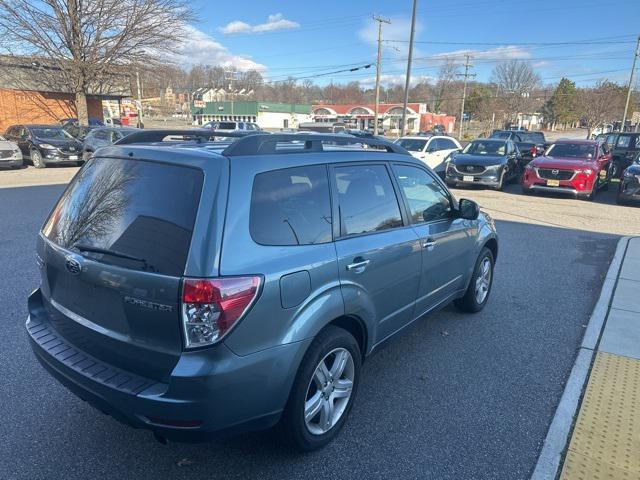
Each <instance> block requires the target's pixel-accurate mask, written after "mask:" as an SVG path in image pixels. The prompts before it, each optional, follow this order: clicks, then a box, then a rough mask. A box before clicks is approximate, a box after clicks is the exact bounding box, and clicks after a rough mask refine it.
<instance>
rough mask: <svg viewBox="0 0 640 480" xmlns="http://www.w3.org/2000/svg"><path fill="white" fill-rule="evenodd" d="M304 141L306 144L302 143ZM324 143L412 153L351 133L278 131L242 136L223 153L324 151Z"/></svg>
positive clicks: (237, 154)
mask: <svg viewBox="0 0 640 480" xmlns="http://www.w3.org/2000/svg"><path fill="white" fill-rule="evenodd" d="M293 142H296V144H298V145H299V146H300V148H299V149H294V148H291V149H282V150H278V149H277V145H278V143H293ZM302 142H304V144H302ZM324 143H333V144H337V145H367V146H370V147H380V148H384V149H385V151H386V152H389V153H400V154H404V155H410V153H409V152H408V151H407V150H405V149H404V148H402V147H401V146H400V145H396V144H395V143H391V142H389V141H387V140H381V139H377V138H360V137H353V136H350V135H341V134H315V133H307V134H304V133H280V134H278V133H276V134H257V135H250V136H246V137H245V138H241V139H239V140H237V141H235V142H233V143H232V144H231V145H229V146H228V147H227V148H226V149H224V150H223V151H222V154H223V155H225V156H228V157H233V156H243V155H268V154H272V153H305V152H323V151H325V149H324Z"/></svg>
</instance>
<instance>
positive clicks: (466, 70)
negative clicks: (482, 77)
mask: <svg viewBox="0 0 640 480" xmlns="http://www.w3.org/2000/svg"><path fill="white" fill-rule="evenodd" d="M465 57H466V61H465V62H464V73H458V74H457V75H459V76H461V77H464V87H463V88H462V107H460V127H459V130H458V131H459V133H458V140H462V124H463V123H464V101H465V100H466V99H467V80H468V79H469V77H475V76H476V74H475V73H469V67H470V66H471V64H470V63H469V58H470V57H469V54H468V53H467V55H465Z"/></svg>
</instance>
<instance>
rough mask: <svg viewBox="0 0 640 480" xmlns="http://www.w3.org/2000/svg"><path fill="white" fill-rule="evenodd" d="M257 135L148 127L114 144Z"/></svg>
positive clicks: (198, 129) (207, 139)
mask: <svg viewBox="0 0 640 480" xmlns="http://www.w3.org/2000/svg"><path fill="white" fill-rule="evenodd" d="M248 135H255V131H252V130H246V131H232V132H221V131H217V130H213V129H210V128H182V129H180V128H171V129H157V130H155V129H146V130H140V131H139V132H135V133H132V134H131V135H127V136H126V137H124V138H121V139H120V140H118V141H117V142H115V143H114V145H133V144H136V143H154V142H162V141H164V140H165V139H166V138H167V137H179V138H174V139H171V141H173V142H188V141H195V142H197V143H205V142H211V141H214V140H215V139H216V138H217V137H226V138H229V137H237V138H240V137H246V136H248Z"/></svg>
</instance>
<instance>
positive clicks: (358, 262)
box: [347, 257, 371, 273]
mask: <svg viewBox="0 0 640 480" xmlns="http://www.w3.org/2000/svg"><path fill="white" fill-rule="evenodd" d="M353 260H354V262H353V263H350V264H349V265H347V270H349V271H351V270H353V271H354V272H355V273H361V272H363V271H364V269H365V268H367V265H369V262H371V260H364V259H363V258H362V257H356V258H354V259H353Z"/></svg>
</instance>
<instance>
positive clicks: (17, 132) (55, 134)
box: [5, 125, 82, 168]
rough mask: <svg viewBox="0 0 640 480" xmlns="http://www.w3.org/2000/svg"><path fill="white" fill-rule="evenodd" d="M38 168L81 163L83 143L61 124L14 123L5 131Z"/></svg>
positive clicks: (25, 156) (9, 138) (8, 138)
mask: <svg viewBox="0 0 640 480" xmlns="http://www.w3.org/2000/svg"><path fill="white" fill-rule="evenodd" d="M5 137H6V139H7V140H10V141H12V142H15V143H17V144H18V147H19V148H20V151H21V152H22V156H23V158H28V159H29V161H30V162H31V163H32V164H33V166H34V167H36V168H45V167H46V166H48V165H54V164H55V165H62V164H67V165H68V164H75V165H78V164H80V163H81V160H82V159H81V158H80V155H81V153H82V143H80V142H79V141H78V140H76V139H75V138H73V137H72V136H71V135H69V134H68V133H67V132H66V131H65V130H64V128H62V127H61V126H59V125H13V126H11V127H9V128H8V129H7V131H6V133H5Z"/></svg>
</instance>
